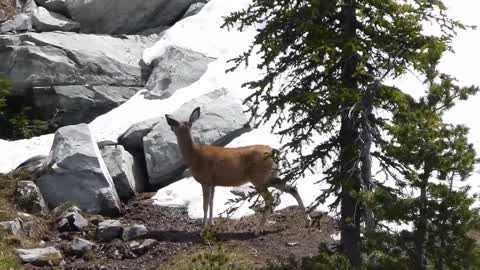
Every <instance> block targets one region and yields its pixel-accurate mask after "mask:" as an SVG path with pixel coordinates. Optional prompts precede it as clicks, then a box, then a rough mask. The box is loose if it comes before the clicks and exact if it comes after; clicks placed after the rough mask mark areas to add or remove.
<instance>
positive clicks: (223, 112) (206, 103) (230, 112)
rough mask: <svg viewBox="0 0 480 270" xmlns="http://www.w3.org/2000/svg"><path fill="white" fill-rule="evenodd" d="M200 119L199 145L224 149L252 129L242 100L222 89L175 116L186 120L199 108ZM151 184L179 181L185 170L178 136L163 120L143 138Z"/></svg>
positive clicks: (196, 138)
mask: <svg viewBox="0 0 480 270" xmlns="http://www.w3.org/2000/svg"><path fill="white" fill-rule="evenodd" d="M198 106H199V107H201V116H200V119H199V120H198V121H197V122H195V124H194V125H193V127H192V137H193V141H194V142H195V143H200V144H215V145H220V146H224V145H226V144H228V143H229V142H230V141H232V140H233V139H234V138H236V137H238V136H240V135H241V134H243V133H244V132H247V131H249V130H250V128H249V127H248V124H247V121H248V120H247V117H246V116H245V114H244V113H243V111H244V108H243V107H242V103H241V101H240V100H239V99H237V98H235V97H233V96H231V95H230V94H228V92H227V90H226V89H218V90H215V91H213V92H211V93H208V94H206V95H203V96H200V97H198V98H196V99H193V100H192V101H190V102H188V103H185V104H184V105H182V106H181V107H180V108H179V109H178V110H177V111H175V112H174V113H173V114H172V116H173V117H174V118H176V119H178V120H179V121H186V120H187V119H188V117H189V116H190V113H191V112H192V111H193V109H194V108H196V107H198ZM143 146H144V151H145V159H146V164H147V170H148V176H149V182H150V184H152V185H159V186H164V185H167V184H170V183H171V182H173V181H175V180H177V179H179V178H180V177H181V174H182V172H183V171H184V170H185V168H186V167H185V166H184V165H183V162H182V158H181V155H180V151H179V149H178V145H177V139H176V137H175V134H174V133H173V132H172V131H171V129H170V127H169V126H168V124H167V122H166V121H165V120H163V121H162V122H160V123H159V124H157V125H156V126H155V127H154V128H153V129H152V131H151V132H150V133H149V134H148V135H147V136H145V137H144V138H143Z"/></svg>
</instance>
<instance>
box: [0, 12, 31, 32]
mask: <svg viewBox="0 0 480 270" xmlns="http://www.w3.org/2000/svg"><path fill="white" fill-rule="evenodd" d="M29 30H32V18H31V16H30V15H27V14H24V13H20V14H17V15H15V16H13V18H12V19H10V20H8V21H6V22H3V23H2V24H1V25H0V34H3V33H7V32H18V31H29Z"/></svg>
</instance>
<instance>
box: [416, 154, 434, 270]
mask: <svg viewBox="0 0 480 270" xmlns="http://www.w3.org/2000/svg"><path fill="white" fill-rule="evenodd" d="M424 164H425V166H424V172H423V174H422V175H420V181H421V182H420V198H419V200H420V213H419V214H420V216H419V218H418V221H417V224H416V227H417V233H416V238H415V264H416V269H417V270H425V269H427V262H426V255H425V252H426V250H425V249H426V248H425V246H426V243H427V203H428V199H427V185H428V179H429V178H430V174H431V173H432V168H431V166H430V165H429V162H428V161H425V162H424Z"/></svg>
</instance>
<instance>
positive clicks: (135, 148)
mask: <svg viewBox="0 0 480 270" xmlns="http://www.w3.org/2000/svg"><path fill="white" fill-rule="evenodd" d="M162 121H165V120H164V117H163V116H162V117H155V118H152V119H148V120H145V121H143V122H138V123H135V124H133V125H132V126H131V127H130V128H129V129H128V130H127V131H125V133H123V134H122V135H121V136H120V137H119V138H118V143H119V144H121V145H122V146H123V147H125V149H126V150H127V151H129V152H130V153H141V154H143V137H145V136H146V135H147V134H148V133H150V131H152V129H153V127H154V126H155V125H157V124H158V123H160V122H162Z"/></svg>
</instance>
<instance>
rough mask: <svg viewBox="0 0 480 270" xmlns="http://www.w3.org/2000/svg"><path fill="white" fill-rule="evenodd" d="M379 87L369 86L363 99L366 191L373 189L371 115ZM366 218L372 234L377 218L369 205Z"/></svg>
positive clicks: (366, 225)
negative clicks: (375, 93)
mask: <svg viewBox="0 0 480 270" xmlns="http://www.w3.org/2000/svg"><path fill="white" fill-rule="evenodd" d="M378 87H379V82H376V83H375V84H374V85H372V86H371V87H369V88H367V89H366V91H365V94H364V97H363V100H362V112H361V114H362V117H361V118H362V131H361V132H362V133H361V138H362V141H363V146H362V152H361V155H360V161H361V163H362V167H361V170H362V180H363V185H364V188H365V190H366V191H372V157H371V154H370V151H371V147H372V132H373V128H372V125H373V123H371V121H370V116H371V115H372V111H373V96H372V95H373V93H374V92H375V91H376V90H377V88H378ZM363 213H364V218H365V231H366V234H367V235H368V234H370V233H372V232H374V231H375V220H374V217H373V211H372V209H370V208H369V207H366V206H365V207H364V209H363Z"/></svg>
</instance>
